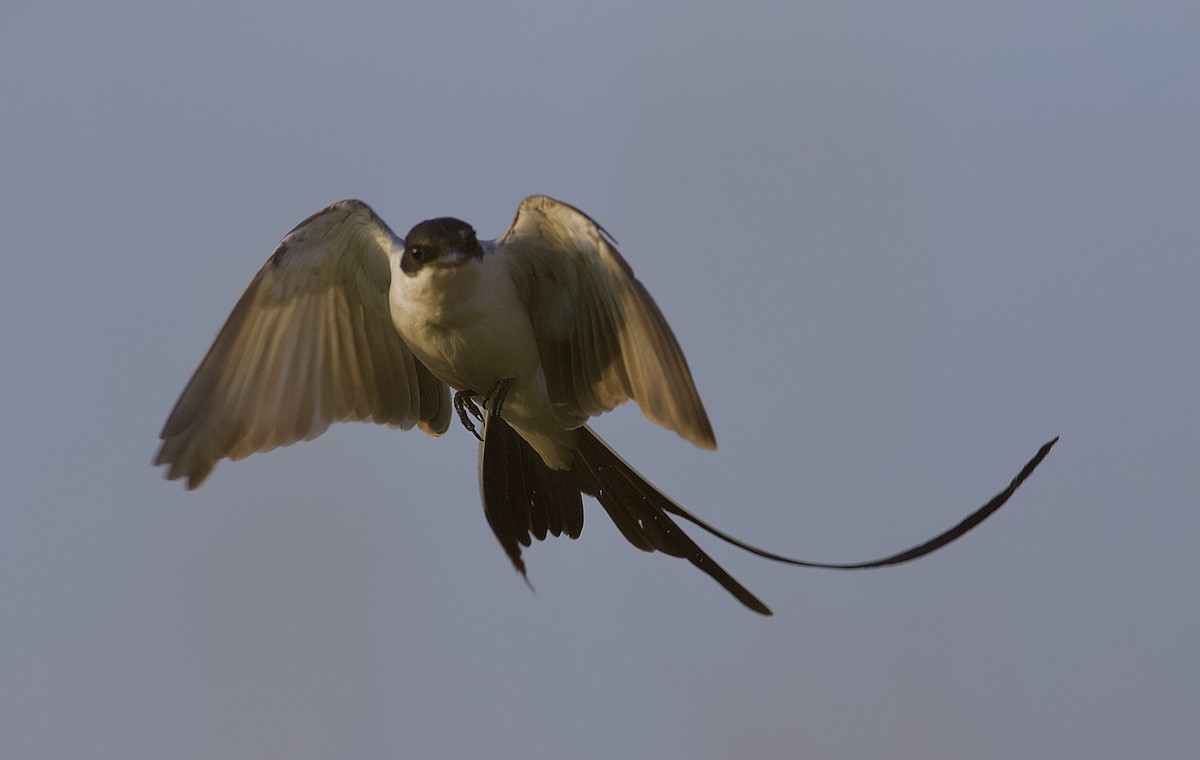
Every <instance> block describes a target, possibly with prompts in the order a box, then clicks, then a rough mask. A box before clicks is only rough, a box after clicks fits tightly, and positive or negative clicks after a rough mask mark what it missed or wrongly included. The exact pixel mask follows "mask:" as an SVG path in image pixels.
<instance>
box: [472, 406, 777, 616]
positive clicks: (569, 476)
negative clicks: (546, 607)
mask: <svg viewBox="0 0 1200 760" xmlns="http://www.w3.org/2000/svg"><path fill="white" fill-rule="evenodd" d="M483 439H484V440H483V443H482V444H481V446H480V464H479V468H480V478H479V481H480V486H481V489H482V492H483V509H484V514H485V515H486V517H487V521H488V524H489V525H490V526H491V527H492V532H493V533H495V534H496V538H497V539H498V540H499V541H500V545H501V546H502V547H503V548H504V552H505V553H506V554H507V555H508V558H509V559H510V560H511V561H512V563H513V566H514V567H516V569H517V571H518V572H520V573H521V575H522V576H525V574H526V573H525V562H524V561H523V560H522V559H521V547H522V546H529V545H530V544H531V543H532V539H533V538H537V539H538V540H542V539H544V538H545V537H546V535H547V533H550V534H552V535H555V536H558V535H561V534H563V533H565V534H567V535H568V536H569V537H571V538H578V536H579V533H580V531H582V530H583V504H582V499H581V495H582V494H587V495H588V496H593V497H595V498H596V500H597V501H599V502H600V505H601V506H603V507H604V510H605V511H606V512H607V513H608V515H609V517H610V518H612V521H613V522H614V523H615V524H616V526H617V529H618V530H620V531H621V534H622V535H624V536H625V538H626V539H627V540H628V541H629V542H630V543H631V544H633V545H634V546H636V547H637V548H639V549H642V550H643V551H650V552H652V551H661V552H663V553H664V554H669V555H671V556H674V557H682V558H684V559H686V560H688V561H689V562H691V563H692V564H693V565H695V566H696V567H698V568H700V569H701V570H703V571H704V572H705V573H707V574H708V575H709V576H711V577H712V578H713V579H714V580H716V581H717V583H719V584H721V586H723V587H724V588H725V589H726V590H727V591H729V593H731V594H733V595H734V597H736V598H737V599H738V601H740V602H741V603H742V604H744V605H746V606H747V607H749V608H750V609H752V610H754V611H755V612H758V613H761V614H763V615H770V614H771V610H770V609H768V608H767V606H766V605H765V604H763V603H762V602H761V601H759V599H758V598H757V597H755V596H754V595H753V594H751V593H750V592H749V591H747V590H746V588H745V587H744V586H742V585H741V584H740V583H738V582H737V581H736V580H734V579H733V577H731V576H730V575H729V573H727V572H725V570H724V569H722V568H721V566H720V565H718V564H717V563H716V562H714V561H713V559H712V558H711V557H709V556H708V555H707V554H705V553H704V551H703V550H702V549H700V547H699V546H697V545H696V544H695V542H693V541H692V540H691V539H690V538H688V536H687V534H685V533H684V532H683V531H682V530H681V529H680V528H679V526H678V525H677V524H676V523H675V521H674V520H672V519H671V518H670V517H669V516H668V515H667V512H668V511H672V512H676V513H677V514H685V513H684V512H683V510H682V508H681V507H679V506H678V505H676V504H675V503H674V502H672V501H671V500H670V499H668V498H667V497H666V496H665V495H664V494H662V493H661V492H660V491H658V489H656V488H654V486H652V485H650V484H649V483H648V482H647V481H646V480H645V478H643V477H642V476H641V475H639V474H638V473H637V472H636V471H634V470H633V468H632V467H630V466H629V465H628V464H626V463H625V461H624V460H622V459H621V458H620V457H619V456H617V454H616V453H615V452H614V451H613V450H612V449H610V448H609V447H608V446H607V445H606V444H605V443H604V442H603V441H601V440H600V439H599V438H598V437H597V436H596V434H595V433H593V432H592V431H591V429H590V428H587V427H583V428H580V429H579V444H578V447H577V449H576V451H575V459H574V462H573V464H572V467H571V469H570V470H552V469H550V468H549V467H547V466H546V464H545V462H543V461H542V458H541V457H540V456H539V455H538V454H537V452H535V451H534V450H533V448H532V447H531V446H530V445H529V444H528V443H526V441H525V440H524V439H523V438H521V436H520V435H519V434H518V433H517V432H516V431H515V430H513V429H512V427H511V426H510V425H509V424H508V423H507V422H505V421H504V420H503V419H501V418H500V417H498V416H496V415H491V414H489V415H488V417H487V421H486V423H485V425H484V436H483Z"/></svg>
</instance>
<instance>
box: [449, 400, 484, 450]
mask: <svg viewBox="0 0 1200 760" xmlns="http://www.w3.org/2000/svg"><path fill="white" fill-rule="evenodd" d="M475 395H476V394H475V391H455V392H454V411H456V412H458V421H459V422H461V423H462V426H463V427H465V428H466V429H467V430H468V431H470V433H471V435H473V436H475V437H476V438H478V439H479V440H480V442H482V441H483V436H481V435H479V432H478V431H477V430H476V429H475V423H474V422H471V417H474V418H475V419H477V420H479V421H480V422H483V412H481V411H479V406H478V405H477V404H476V403H475V398H474V397H475ZM486 403H487V402H486V401H485V402H484V404H485V405H486ZM468 412H470V416H468V414H467V413H468Z"/></svg>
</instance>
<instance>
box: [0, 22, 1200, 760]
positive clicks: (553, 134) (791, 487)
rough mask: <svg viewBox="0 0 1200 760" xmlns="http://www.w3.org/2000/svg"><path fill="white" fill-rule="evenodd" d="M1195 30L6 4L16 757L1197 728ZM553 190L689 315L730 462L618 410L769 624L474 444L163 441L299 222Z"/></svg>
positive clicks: (513, 749) (607, 754) (5, 640)
mask: <svg viewBox="0 0 1200 760" xmlns="http://www.w3.org/2000/svg"><path fill="white" fill-rule="evenodd" d="M1198 29H1200V6H1197V4H1196V3H1194V2H1190V1H1189V2H1180V3H1161V2H1160V3H1063V2H1045V0H1039V1H1038V2H1013V1H1012V0H1006V2H986V3H967V4H964V3H948V2H947V3H932V2H931V3H889V2H837V3H796V2H786V3H763V4H752V3H726V4H719V3H712V2H708V3H684V2H661V3H644V2H636V1H630V2H612V3H606V4H603V5H600V4H592V5H589V6H583V5H570V4H559V3H549V2H496V3H483V2H474V3H448V2H439V3H436V4H434V3H430V4H426V5H421V6H418V5H416V4H405V3H386V2H378V3H336V4H335V3H307V4H304V5H293V4H289V3H278V2H275V3H259V4H254V7H253V8H249V7H247V5H246V4H245V3H240V2H239V3H234V2H206V3H197V4H193V5H192V6H184V5H183V4H163V3H156V2H141V3H137V2H110V3H82V2H80V3H55V2H45V3H32V2H21V1H18V2H7V3H5V4H4V7H3V9H2V10H0V71H3V75H2V76H0V141H2V142H0V236H2V237H0V241H2V244H3V250H2V252H0V319H2V322H0V325H2V326H0V351H2V364H0V424H2V428H0V757H4V758H81V757H86V758H122V759H129V758H154V759H161V758H330V757H343V758H377V757H413V758H461V757H487V758H543V757H544V758H549V757H579V758H611V757H666V758H673V757H680V758H730V757H756V758H792V757H820V758H871V757H898V758H931V757H932V758H962V757H971V758H985V759H989V758H1030V757H1042V758H1068V757H1070V758H1088V759H1089V760H1095V759H1096V758H1121V759H1124V758H1130V757H1162V758H1166V757H1180V758H1182V757H1193V756H1194V754H1193V753H1194V752H1195V749H1196V746H1197V745H1198V744H1200V728H1197V723H1196V716H1197V715H1198V714H1200V653H1198V651H1197V650H1198V648H1197V645H1196V644H1197V630H1198V628H1200V605H1198V601H1197V599H1198V593H1200V590H1198V587H1200V584H1198V581H1200V573H1198V566H1197V560H1196V559H1195V545H1196V543H1197V539H1200V512H1198V510H1197V505H1196V500H1197V494H1198V493H1200V477H1198V473H1200V446H1198V445H1197V431H1196V428H1197V421H1198V412H1200V405H1198V402H1197V380H1198V376H1200V361H1198V360H1197V338H1198V334H1200V306H1198V305H1197V295H1196V291H1197V286H1198V285H1200V263H1198V259H1197V252H1198V250H1200V224H1198V221H1197V219H1198V216H1200V215H1198V211H1200V137H1198V136H1200V90H1198V85H1197V82H1198V81H1200V45H1198V44H1197V30H1198ZM533 192H541V193H548V194H551V195H554V196H557V197H559V198H562V199H564V200H567V201H570V202H572V203H574V204H576V205H578V206H580V207H581V208H583V209H584V210H586V211H587V212H588V213H590V214H592V215H593V216H594V217H596V218H597V219H598V220H600V221H601V222H602V223H603V224H604V225H606V226H607V228H608V229H609V230H610V231H611V232H612V233H613V234H614V235H615V236H616V238H617V239H618V240H619V241H620V242H621V247H622V250H623V252H624V253H625V255H626V257H627V258H628V259H629V261H630V262H631V263H632V264H633V266H634V267H635V269H636V270H637V272H638V274H639V275H640V277H641V279H642V280H643V281H644V282H645V283H646V285H647V286H648V287H649V289H650V291H651V292H652V293H653V294H654V295H655V297H656V298H657V300H658V302H659V304H660V305H661V306H662V308H663V310H664V311H665V313H666V314H667V316H668V318H669V319H670V320H671V323H672V324H673V325H674V327H675V331H676V333H677V335H678V337H679V339H680V342H681V343H682V345H683V347H684V349H685V351H686V352H687V354H688V357H689V359H690V362H691V366H692V369H693V372H694V374H695V377H696V381H697V384H698V386H699V388H700V391H701V393H702V394H703V396H704V399H705V402H706V404H707V407H708V410H709V412H710V414H711V416H712V420H713V423H714V424H715V426H716V430H717V435H718V439H719V441H720V445H721V448H720V450H719V451H718V452H716V453H710V452H704V451H699V450H695V449H693V448H692V447H690V446H689V445H687V444H686V443H685V442H683V441H682V440H681V439H679V438H677V437H676V436H674V435H673V434H670V433H668V432H666V431H663V430H661V429H658V428H656V427H654V426H652V425H650V424H648V423H646V422H645V421H644V420H643V419H642V418H641V417H640V415H639V414H638V413H637V412H636V410H634V409H625V410H621V411H619V412H617V413H614V414H612V415H608V416H606V417H605V418H602V419H600V420H598V421H597V428H598V429H599V430H600V432H601V433H602V434H603V435H605V436H606V437H607V438H609V439H610V440H611V441H612V442H613V444H614V445H615V446H616V448H617V449H618V450H620V451H621V452H622V453H623V454H624V455H625V456H626V457H627V458H629V459H630V460H631V461H632V462H634V463H635V464H636V465H637V466H638V467H639V468H640V469H642V470H643V471H644V472H646V473H647V475H649V476H650V477H651V478H652V479H653V480H654V481H655V482H656V483H658V484H659V485H661V486H662V487H663V488H664V490H666V491H667V492H668V493H670V494H672V495H673V496H675V498H677V499H678V500H679V501H680V502H682V503H683V504H685V505H687V506H688V507H690V508H691V509H692V510H694V511H695V512H697V513H699V514H701V515H703V516H705V517H706V518H709V519H711V520H712V521H713V522H714V523H716V524H717V525H719V526H722V527H724V528H726V529H727V530H729V531H730V532H732V533H734V534H735V535H738V536H740V537H742V538H745V539H746V540H749V541H752V542H755V543H759V544H763V545H766V546H769V547H772V548H774V549H776V550H779V551H783V552H787V553H793V554H796V555H800V556H804V557H808V558H811V559H818V560H834V561H837V560H859V559H868V558H872V557H875V556H879V555H881V554H884V553H887V552H889V551H893V550H897V549H901V548H904V547H906V546H908V545H911V544H913V543H915V542H917V541H919V540H923V539H925V538H927V537H928V536H930V535H932V534H933V533H935V532H937V531H939V530H941V529H942V528H945V527H947V526H948V525H950V524H952V523H953V522H954V521H956V520H958V519H959V518H961V517H962V516H963V515H964V514H966V513H967V512H968V511H969V510H971V509H973V508H974V507H976V506H977V505H979V504H980V503H982V502H983V501H984V500H985V499H986V498H988V497H990V496H991V495H992V494H993V493H995V492H996V491H998V490H999V489H1000V488H1001V487H1003V486H1004V485H1005V484H1006V483H1007V482H1008V480H1009V478H1010V477H1012V475H1013V474H1014V473H1015V472H1016V471H1017V469H1018V468H1019V467H1020V466H1021V464H1022V463H1024V462H1025V461H1026V459H1028V457H1030V456H1031V455H1032V454H1033V453H1034V451H1035V450H1036V449H1037V447H1038V446H1039V445H1040V444H1041V443H1043V442H1044V441H1046V440H1048V439H1049V438H1050V437H1052V436H1053V435H1056V434H1061V435H1062V441H1061V443H1060V444H1059V447H1058V448H1057V449H1056V450H1055V451H1054V452H1053V453H1052V454H1051V456H1050V457H1049V459H1047V460H1046V462H1045V464H1044V465H1043V468H1042V469H1041V470H1040V471H1039V472H1037V473H1036V475H1035V476H1034V477H1033V478H1032V479H1031V480H1030V481H1029V482H1028V483H1027V484H1026V486H1025V487H1024V488H1023V489H1022V490H1021V491H1020V492H1018V494H1017V496H1016V497H1015V498H1014V500H1013V501H1012V502H1011V503H1010V504H1009V506H1008V507H1006V508H1005V509H1004V510H1003V511H1001V512H1000V513H999V514H998V515H997V516H996V517H995V518H993V519H992V520H991V521H989V522H988V523H986V524H985V525H984V526H983V527H982V528H981V529H980V530H978V531H977V532H976V533H973V534H971V535H970V536H968V537H967V538H966V539H964V540H963V541H961V542H960V543H958V544H956V545H954V546H953V547H951V548H949V549H947V550H944V551H942V552H940V553H938V554H936V555H934V556H932V557H930V558H928V559H925V560H922V561H921V562H919V563H916V564H914V565H911V566H906V567H904V568H900V569H893V570H885V571H875V572H870V573H843V574H838V573H827V572H816V571H803V570H797V569H792V568H787V567H783V566H778V565H773V564H771V563H768V562H765V561H762V560H759V559H756V558H754V557H751V556H749V555H746V554H743V553H741V552H739V551H737V550H735V549H732V548H730V547H726V546H722V545H720V544H718V543H717V542H715V541H713V540H708V539H704V538H703V537H701V540H702V542H703V543H704V545H705V546H706V547H709V548H711V551H712V553H713V555H714V557H716V558H717V560H718V561H720V562H722V563H723V564H725V566H726V567H727V568H728V569H729V570H730V571H731V572H732V573H733V574H734V575H735V576H736V577H737V578H739V579H740V580H742V581H743V582H744V583H745V584H746V585H747V586H748V587H750V588H751V589H752V590H754V591H755V592H757V593H758V594H759V595H760V596H761V597H762V598H763V599H764V600H765V601H766V602H767V603H768V604H770V605H771V606H772V607H773V608H774V609H775V610H776V613H777V615H776V617H775V618H774V619H769V620H768V619H763V618H761V617H759V616H757V615H754V614H752V613H749V612H747V611H746V610H744V609H742V608H741V607H740V606H739V605H738V604H737V603H736V602H734V601H733V600H732V599H731V598H729V597H728V595H726V594H725V593H724V592H723V591H722V590H721V589H720V588H719V587H717V586H716V585H714V584H713V583H712V581H710V580H709V579H708V578H706V577H705V576H703V575H702V574H701V573H699V572H697V571H696V570H695V569H693V568H691V567H690V566H689V565H687V564H686V563H684V562H681V561H679V560H674V559H671V558H667V557H664V556H662V555H645V554H642V553H640V552H637V551H636V550H634V549H632V548H630V547H629V546H628V545H627V544H625V542H624V541H623V540H622V539H621V537H620V536H619V535H618V534H617V532H616V531H615V530H614V529H613V528H612V526H611V525H610V524H609V523H608V521H607V519H606V518H605V517H604V516H603V514H602V513H601V512H600V510H599V509H598V508H596V507H595V505H592V506H590V507H589V508H588V509H589V512H588V514H589V518H588V519H589V521H588V525H587V529H586V530H585V531H584V534H583V536H582V538H581V540H579V541H576V542H570V541H565V540H558V541H551V542H549V543H547V544H542V545H538V546H535V547H534V548H533V549H532V550H530V551H529V552H528V553H527V555H526V557H527V560H528V562H529V567H530V577H531V580H532V582H533V583H534V585H535V586H536V589H537V591H536V593H530V592H529V590H528V589H527V588H526V587H525V585H524V584H523V583H522V582H521V581H520V579H519V577H518V576H517V575H516V574H515V573H514V572H513V571H512V569H511V567H510V566H509V563H508V560H507V559H505V557H504V555H503V554H502V552H501V550H500V548H499V547H498V545H497V544H496V542H495V540H494V539H493V537H492V536H491V534H490V532H489V530H488V527H487V525H486V523H485V522H484V519H483V515H482V512H481V509H480V506H479V499H478V493H477V485H476V479H475V455H476V452H475V446H474V443H473V440H472V439H471V438H470V437H469V436H468V435H466V434H465V433H464V432H463V431H461V430H457V429H456V430H452V431H451V432H450V434H448V435H447V436H445V437H444V438H442V439H440V440H436V441H431V440H429V439H427V438H425V437H424V436H422V435H420V434H418V433H415V432H413V433H408V434H402V433H399V432H393V431H389V430H387V429H386V428H375V427H372V426H367V425H344V426H339V427H337V428H335V429H334V430H331V431H330V432H329V433H328V434H326V435H325V436H324V437H322V438H321V439H320V440H318V441H315V442H312V443H306V444H303V445H298V446H295V447H292V448H290V449H284V450H282V451H278V452H274V453H271V454H268V455H261V456H256V457H254V458H252V459H250V460H249V461H246V462H242V463H237V464H230V463H223V464H222V465H221V466H219V467H218V468H217V471H216V472H215V475H214V477H212V479H211V480H210V481H209V482H208V483H206V484H205V486H204V487H203V488H202V489H200V490H199V491H197V492H192V493H189V492H186V491H184V489H183V488H182V487H181V486H180V484H179V483H171V482H166V481H164V480H163V479H162V477H161V473H159V472H158V471H156V470H155V469H154V468H152V467H151V466H150V459H151V457H152V455H153V453H154V450H155V448H156V442H157V434H158V430H159V427H160V425H161V424H162V422H163V420H164V418H165V416H166V414H167V412H168V411H169V410H170V408H171V405H172V404H173V403H174V401H175V398H176V396H177V394H178V393H179V391H180V389H181V388H182V386H183V384H184V383H185V381H186V380H187V378H188V377H189V375H190V373H191V372H192V370H193V369H194V367H195V365H196V364H197V362H198V361H199V360H200V358H201V357H202V356H203V354H204V351H205V350H206V349H207V348H208V345H209V341H210V340H211V339H212V337H213V335H214V334H215V332H216V330H217V329H218V327H219V326H220V325H221V323H222V321H223V320H224V318H225V316H226V314H227V313H228V311H229V309H230V307H231V306H232V305H233V303H234V301H235V300H236V298H237V296H238V295H239V294H240V293H241V291H242V289H243V288H244V287H245V285H246V284H247V283H248V282H249V280H250V278H251V277H252V276H253V274H254V272H255V271H257V268H258V267H259V265H260V264H261V263H262V261H263V260H264V259H265V258H266V256H267V255H268V254H269V253H270V251H271V249H272V247H273V246H274V244H275V243H276V241H277V240H278V239H279V238H280V237H281V236H282V235H283V234H284V233H285V232H287V230H288V229H290V228H291V227H292V226H293V225H294V224H296V223H297V222H299V221H300V220H301V219H303V218H304V217H305V216H307V215H308V214H310V213H312V212H314V211H316V210H318V209H320V208H322V207H323V206H324V205H326V204H327V203H330V202H332V201H335V200H338V199H340V198H344V197H358V198H362V199H364V200H366V201H367V202H369V203H371V204H372V205H373V206H374V208H375V209H376V210H377V211H378V212H379V213H380V214H381V215H382V216H383V217H384V218H385V219H387V220H388V221H389V222H390V223H391V224H392V225H393V226H394V227H395V228H396V229H397V230H398V231H399V232H400V233H401V234H403V232H404V231H405V230H407V229H408V227H409V226H410V225H411V224H413V223H414V222H416V221H419V220H421V219H424V218H427V217H430V216H438V215H447V214H449V215H455V216H460V217H462V218H464V219H467V220H469V221H470V222H472V223H473V224H474V225H475V226H476V228H477V229H478V230H479V231H480V234H481V235H483V236H487V237H491V236H494V235H495V234H497V233H499V232H500V231H502V230H503V229H504V228H505V226H506V225H507V224H508V222H509V220H510V218H511V215H512V213H513V211H514V209H515V208H516V204H517V202H518V201H519V200H520V199H521V197H522V196H524V195H526V194H529V193H533Z"/></svg>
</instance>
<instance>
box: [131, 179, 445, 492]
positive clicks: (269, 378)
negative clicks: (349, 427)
mask: <svg viewBox="0 0 1200 760" xmlns="http://www.w3.org/2000/svg"><path fill="white" fill-rule="evenodd" d="M397 242H398V241H397V239H396V237H395V235H394V234H393V233H392V232H391V230H389V229H388V227H387V225H385V224H384V223H383V221H382V220H381V219H380V218H379V217H378V216H376V215H375V213H374V212H373V211H372V210H371V209H370V208H369V207H368V206H367V205H366V204H364V203H362V202H361V201H341V202H340V203H335V204H334V205H332V206H330V207H329V208H327V209H325V210H324V211H321V212H319V213H317V214H314V215H313V216H311V217H309V218H308V219H307V220H305V221H304V222H302V223H301V224H300V225H299V226H298V227H296V228H295V229H294V230H292V231H291V232H290V233H288V235H287V236H285V237H284V239H283V240H282V241H281V242H280V244H279V246H278V247H277V248H276V249H275V252H274V253H273V254H272V255H271V258H270V259H268V260H267V263H266V264H265V265H264V266H263V267H262V269H261V270H259V272H258V274H257V275H256V276H255V278H254V280H253V281H252V282H251V283H250V286H249V287H248V288H247V289H246V292H245V293H244V294H242V297H241V299H239V300H238V302H237V305H236V306H234V308H233V312H232V313H231V314H230V315H229V319H228V320H226V322H225V325H224V326H223V327H222V328H221V331H220V332H219V333H218V334H217V337H216V340H215V341H214V342H213V345H212V347H211V348H210V349H209V351H208V354H207V355H206V356H205V357H204V360H203V361H202V362H201V363H200V366H199V367H198V368H197V369H196V372H195V374H194V375H193V376H192V379H191V380H190V381H189V382H188V384H187V386H186V387H185V388H184V390H183V393H182V394H181V395H180V397H179V401H178V402H177V403H176V405H175V409H174V410H173V411H172V412H171V415H170V417H168V418H167V422H166V424H165V425H164V426H163V430H162V436H161V437H162V441H163V443H162V446H161V448H160V449H159V451H158V455H157V456H156V458H155V464H165V465H167V466H168V469H167V477H168V478H171V479H175V478H187V481H188V488H195V487H196V486H198V485H200V483H201V482H203V480H204V478H205V477H207V476H208V474H209V473H210V472H211V471H212V469H213V467H214V466H215V465H216V463H217V461H218V460H220V459H223V458H229V459H242V458H245V457H247V456H250V455H251V454H253V453H256V452H259V451H269V450H271V449H274V448H276V447H279V446H287V445H289V444H292V443H295V442H296V441H300V440H305V439H312V438H315V437H316V436H318V435H320V434H321V433H323V432H324V431H325V430H326V429H327V428H328V427H329V425H330V424H331V423H334V422H340V421H345V420H364V421H371V422H377V423H380V424H385V425H388V426H391V427H399V428H404V429H408V428H411V427H412V426H413V425H414V424H418V425H420V427H421V429H422V430H424V431H425V432H427V433H429V434H431V435H438V434H441V433H442V432H444V431H445V430H446V428H447V426H448V425H449V421H450V402H449V393H448V390H447V388H446V386H445V385H444V384H443V383H442V382H441V381H440V380H438V379H437V378H436V377H434V376H433V374H432V373H430V372H429V370H428V369H426V367H425V366H424V365H423V364H421V363H420V362H419V361H417V360H416V358H414V357H413V355H412V352H411V351H409V349H408V347H407V346H406V345H405V344H404V341H403V340H402V339H401V338H400V335H399V333H397V332H396V329H395V327H394V326H393V325H392V321H391V316H390V314H389V311H388V287H389V283H390V282H391V279H390V278H391V275H390V267H389V263H388V252H389V250H390V249H391V246H393V245H395V244H396V243H397Z"/></svg>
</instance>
